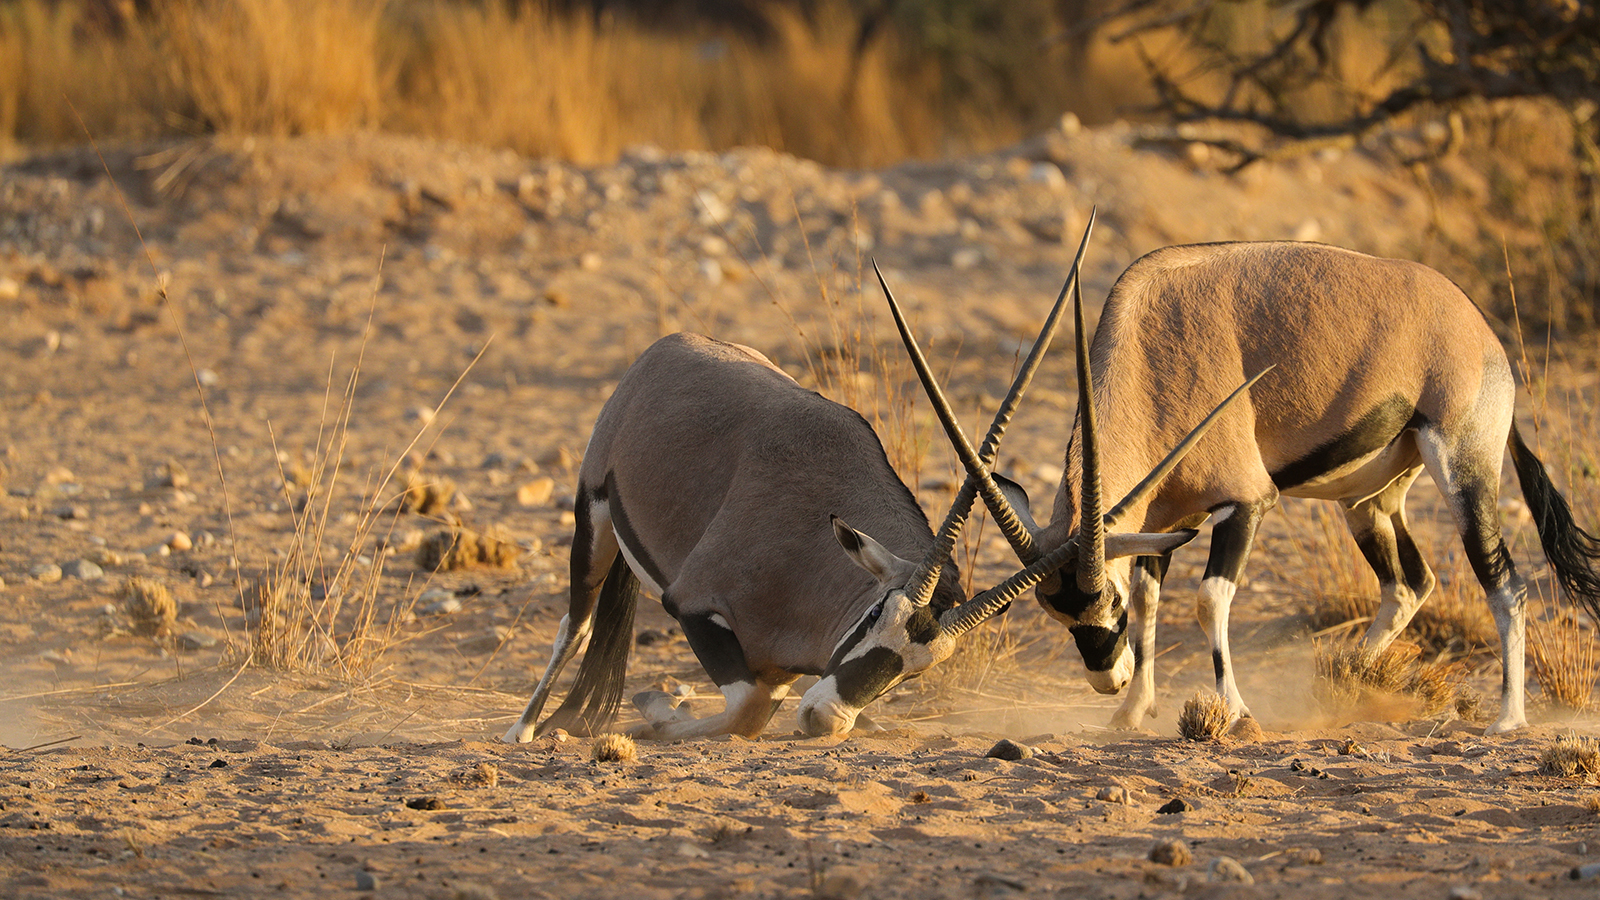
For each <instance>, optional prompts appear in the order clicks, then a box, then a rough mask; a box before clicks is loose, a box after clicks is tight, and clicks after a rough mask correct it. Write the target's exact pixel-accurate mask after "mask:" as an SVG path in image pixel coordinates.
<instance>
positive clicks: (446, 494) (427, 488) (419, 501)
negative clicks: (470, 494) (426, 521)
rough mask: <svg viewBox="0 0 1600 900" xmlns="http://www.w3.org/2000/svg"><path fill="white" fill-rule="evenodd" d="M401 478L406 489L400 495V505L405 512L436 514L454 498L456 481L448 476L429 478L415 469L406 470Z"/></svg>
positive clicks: (446, 507) (423, 514)
mask: <svg viewBox="0 0 1600 900" xmlns="http://www.w3.org/2000/svg"><path fill="white" fill-rule="evenodd" d="M403 478H404V480H405V488H406V489H405V491H404V493H402V494H401V495H400V506H401V508H402V509H404V510H405V511H407V512H413V513H416V514H417V515H419V516H437V515H439V514H441V513H443V512H444V511H445V510H446V509H448V508H449V506H450V501H451V500H454V499H455V496H456V483H455V482H454V481H451V480H450V479H448V478H444V477H439V478H429V477H426V476H424V475H423V474H422V473H421V472H416V471H409V472H406V473H405V475H404V476H403Z"/></svg>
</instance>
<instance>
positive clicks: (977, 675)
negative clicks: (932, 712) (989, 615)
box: [918, 619, 1022, 702]
mask: <svg viewBox="0 0 1600 900" xmlns="http://www.w3.org/2000/svg"><path fill="white" fill-rule="evenodd" d="M991 623H992V624H991ZM1021 651H1022V644H1021V642H1020V641H1018V640H1017V637H1016V635H1015V634H1014V633H1013V632H1012V630H1011V628H1010V627H1009V622H1008V621H1007V620H1005V619H995V620H990V623H985V624H983V625H980V626H979V627H977V628H975V629H973V630H972V631H970V632H968V633H967V634H966V635H965V636H964V637H963V638H962V639H961V640H960V641H959V642H957V643H956V648H955V652H953V653H951V654H950V658H949V659H946V660H945V661H944V662H942V663H940V664H939V665H937V666H934V667H933V668H932V669H929V670H928V671H927V672H926V673H925V674H924V675H923V676H922V677H921V678H920V679H918V681H919V682H920V683H921V686H922V688H923V689H924V690H925V691H927V692H929V693H931V694H932V695H933V696H934V697H935V698H937V699H939V700H942V701H947V702H948V701H950V700H952V699H954V698H955V697H956V696H957V695H960V694H973V693H981V692H982V691H983V690H984V687H985V685H987V684H989V683H990V682H991V681H993V680H994V679H995V678H997V677H1005V676H1008V675H1015V674H1017V673H1018V672H1020V671H1021V666H1020V662H1019V658H1018V657H1019V654H1020V653H1021Z"/></svg>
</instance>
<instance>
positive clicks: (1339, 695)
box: [1315, 641, 1456, 716]
mask: <svg viewBox="0 0 1600 900" xmlns="http://www.w3.org/2000/svg"><path fill="white" fill-rule="evenodd" d="M1419 656H1420V651H1419V650H1418V648H1417V647H1416V646H1415V645H1409V644H1398V643H1397V644H1391V645H1390V646H1389V647H1387V648H1386V649H1384V650H1383V651H1381V652H1377V653H1374V652H1372V651H1371V650H1368V649H1366V648H1365V647H1361V646H1359V645H1355V644H1348V643H1343V642H1320V641H1319V642H1318V643H1317V647H1316V667H1317V681H1316V686H1315V694H1316V696H1317V699H1318V700H1319V701H1321V702H1322V704H1323V705H1324V706H1326V707H1327V708H1328V709H1329V710H1330V711H1333V712H1335V713H1338V714H1340V715H1352V714H1370V713H1373V712H1380V713H1386V714H1391V715H1396V716H1405V715H1422V716H1431V715H1436V714H1438V713H1440V712H1443V711H1444V710H1446V709H1449V708H1451V707H1452V705H1453V704H1454V703H1455V701H1456V687H1455V681H1456V670H1455V667H1454V666H1451V665H1446V664H1442V663H1423V662H1420V661H1419V659H1418V657H1419ZM1396 704H1400V706H1401V707H1403V708H1397V707H1396Z"/></svg>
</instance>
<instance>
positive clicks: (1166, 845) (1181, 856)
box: [1150, 840, 1194, 866]
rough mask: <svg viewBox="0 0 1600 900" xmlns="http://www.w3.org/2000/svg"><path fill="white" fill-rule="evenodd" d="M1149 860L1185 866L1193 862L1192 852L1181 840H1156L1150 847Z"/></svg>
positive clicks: (1164, 864)
mask: <svg viewBox="0 0 1600 900" xmlns="http://www.w3.org/2000/svg"><path fill="white" fill-rule="evenodd" d="M1150 861H1151V862H1153V863H1157V864H1159V865H1163V866H1187V865H1188V864H1189V863H1192V862H1194V854H1193V853H1191V852H1189V845H1188V844H1185V843H1184V842H1183V841H1179V840H1165V841H1158V842H1157V843H1156V845H1155V846H1154V847H1151V848H1150Z"/></svg>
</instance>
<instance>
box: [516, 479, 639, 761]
mask: <svg viewBox="0 0 1600 900" xmlns="http://www.w3.org/2000/svg"><path fill="white" fill-rule="evenodd" d="M579 497H581V498H583V499H582V500H580V501H579V502H578V503H576V504H574V505H573V518H574V526H573V533H572V559H571V562H570V564H569V571H570V577H571V585H570V587H569V588H568V593H567V614H566V615H564V616H562V617H561V624H560V626H558V627H557V629H556V638H555V643H554V645H553V646H552V647H551V650H550V664H549V665H547V666H545V670H544V675H543V676H541V677H540V678H539V684H538V685H537V686H536V687H535V688H534V689H533V696H532V697H530V698H529V699H528V705H527V707H526V708H524V709H523V711H522V715H520V716H518V717H517V721H515V722H513V723H512V725H511V728H510V730H508V731H507V732H506V734H505V737H504V738H503V740H505V741H506V742H507V743H517V744H525V743H527V742H528V741H531V740H533V738H534V735H535V734H536V733H537V725H538V722H539V715H540V714H541V713H542V712H543V711H544V707H545V703H546V702H548V701H549V699H550V691H551V689H552V688H554V687H555V682H556V678H558V677H559V676H560V675H561V670H562V669H563V668H565V667H566V665H567V663H569V662H571V661H572V658H573V657H574V656H576V655H578V650H579V649H580V648H582V647H583V642H584V641H585V640H587V639H588V637H589V634H590V632H592V631H593V630H594V612H595V606H596V603H597V601H598V600H599V597H600V591H601V589H602V588H603V587H604V586H605V581H606V575H607V573H608V572H610V570H611V565H612V563H613V562H615V561H616V558H617V552H618V547H617V536H616V534H615V533H614V532H613V531H612V528H611V514H610V512H609V511H608V509H607V506H606V501H605V498H604V496H602V495H601V494H600V493H599V492H597V491H593V490H583V489H582V487H581V486H580V490H579Z"/></svg>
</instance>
